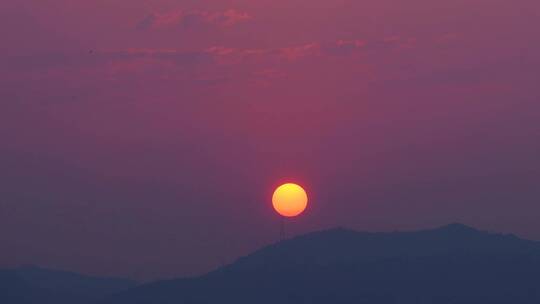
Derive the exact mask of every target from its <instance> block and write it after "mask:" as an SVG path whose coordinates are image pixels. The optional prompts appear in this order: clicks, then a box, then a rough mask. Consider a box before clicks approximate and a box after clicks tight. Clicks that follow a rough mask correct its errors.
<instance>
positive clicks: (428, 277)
mask: <svg viewBox="0 0 540 304" xmlns="http://www.w3.org/2000/svg"><path fill="white" fill-rule="evenodd" d="M539 282H540V243H538V242H534V241H528V240H523V239H520V238H517V237H515V236H513V235H502V234H494V233H488V232H484V231H479V230H476V229H474V228H471V227H467V226H465V225H461V224H451V225H447V226H444V227H440V228H437V229H432V230H424V231H415V232H392V233H365V232H356V231H352V230H346V229H333V230H327V231H321V232H315V233H310V234H307V235H304V236H299V237H296V238H293V239H289V240H285V241H282V242H279V243H277V244H274V245H270V246H267V247H265V248H262V249H261V250H258V251H256V252H254V253H253V254H250V255H248V256H245V257H242V258H240V259H238V260H237V261H236V262H235V263H233V264H231V265H228V266H225V267H223V268H221V269H218V270H216V271H213V272H211V273H208V274H207V275H204V276H201V277H197V278H186V279H177V280H168V281H159V282H155V283H151V284H146V285H142V286H139V287H136V288H134V289H131V290H128V291H125V292H121V293H119V294H116V295H114V296H112V297H109V298H108V299H107V300H105V301H104V302H102V303H104V304H168V303H171V304H172V303H176V304H178V303H180V304H182V303H186V304H188V303H189V304H195V303H197V304H205V303H235V304H244V303H246V304H247V303H258V304H266V303H268V304H270V303H281V304H289V303H290V304H292V303H309V304H318V303H321V304H322V303H355V304H357V303H370V304H390V303H392V304H398V303H399V304H409V303H410V304H423V303H425V304H434V303H437V304H447V303H448V304H450V303H463V304H465V303H466V304H469V303H470V304H473V303H474V304H482V303H490V304H492V303H501V304H502V303H505V304H508V303H513V304H529V303H530V304H532V303H540V284H539Z"/></svg>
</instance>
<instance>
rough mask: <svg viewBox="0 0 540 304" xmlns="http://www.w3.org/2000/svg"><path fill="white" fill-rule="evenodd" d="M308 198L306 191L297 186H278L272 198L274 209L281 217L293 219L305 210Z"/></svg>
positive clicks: (289, 184)
mask: <svg viewBox="0 0 540 304" xmlns="http://www.w3.org/2000/svg"><path fill="white" fill-rule="evenodd" d="M307 202H308V197H307V194H306V191H305V190H304V189H303V188H302V187H300V186H299V185H297V184H292V183H288V184H284V185H281V186H279V187H278V188H277V189H276V190H275V191H274V195H273V196H272V205H274V209H275V210H276V211H277V213H279V214H280V215H282V216H285V217H295V216H298V215H300V214H301V213H302V212H304V210H306V207H307Z"/></svg>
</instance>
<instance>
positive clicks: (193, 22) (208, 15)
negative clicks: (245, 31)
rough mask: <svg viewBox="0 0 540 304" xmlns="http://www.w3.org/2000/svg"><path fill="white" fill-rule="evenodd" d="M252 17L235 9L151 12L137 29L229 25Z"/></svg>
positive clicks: (138, 24) (140, 22) (139, 23)
mask: <svg viewBox="0 0 540 304" xmlns="http://www.w3.org/2000/svg"><path fill="white" fill-rule="evenodd" d="M251 18H252V17H251V16H250V15H249V14H248V13H246V12H241V11H238V10H236V9H228V10H224V11H199V10H192V11H183V10H175V11H170V12H166V13H152V14H149V15H148V16H146V17H145V18H144V19H142V20H141V21H139V22H138V23H137V25H136V28H137V29H140V30H148V29H166V28H184V29H188V28H194V27H199V26H201V27H204V26H214V27H230V26H234V25H236V24H238V23H241V22H245V21H248V20H250V19H251Z"/></svg>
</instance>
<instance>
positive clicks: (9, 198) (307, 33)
mask: <svg viewBox="0 0 540 304" xmlns="http://www.w3.org/2000/svg"><path fill="white" fill-rule="evenodd" d="M0 25H1V26H0V37H1V39H2V43H1V47H0V66H1V67H2V68H1V69H0V83H1V84H2V85H1V86H0V143H1V144H0V240H1V243H2V247H1V248H2V250H0V266H13V265H18V264H27V263H32V264H39V265H43V266H49V267H56V268H62V269H70V270H75V271H81V272H85V273H92V274H107V275H122V276H131V277H135V278H139V279H144V280H147V279H155V278H161V277H174V276H184V275H192V274H198V273H202V272H205V271H208V270H211V269H213V268H214V267H216V266H219V265H221V264H222V263H228V262H231V261H233V260H234V259H235V258H236V257H238V256H239V255H243V254H246V253H249V252H250V251H252V250H254V249H256V248H258V247H260V246H263V245H265V244H268V243H271V242H274V241H276V239H277V238H278V237H279V219H278V217H277V215H275V213H274V212H273V210H272V209H271V202H270V197H271V192H272V190H273V187H274V186H276V185H278V184H279V182H282V181H295V182H299V183H301V184H303V185H305V187H306V188H307V190H308V192H309V194H310V198H311V202H310V206H309V210H308V212H307V213H306V214H305V215H304V216H302V217H301V218H298V219H294V220H292V221H291V222H290V223H288V227H287V229H288V233H289V234H290V235H294V234H299V233H305V232H308V231H312V230H318V229H324V228H328V227H334V226H346V227H350V228H354V229H360V230H383V231H388V230H394V229H417V228H426V227H431V226H437V225H443V224H447V223H449V222H463V223H465V224H469V225H473V226H476V227H479V228H483V229H488V230H495V231H501V232H509V233H510V232H511V233H515V234H518V235H520V236H523V237H527V238H532V239H540V221H538V216H539V214H540V85H539V79H540V39H539V38H538V29H539V28H540V2H538V1H537V0H516V1H508V0H455V1H443V0H435V1H434V0H411V1H402V0H362V1H359V0H309V1H308V0H288V1H285V0H258V1H253V0H236V1H224V0H202V1H201V0H197V1H195V0H192V1H183V0H180V1H179V0H174V1H173V0H170V1H166V0H155V1H147V0H144V1H143V0H130V1H127V0H96V1H73V0H4V1H1V2H0Z"/></svg>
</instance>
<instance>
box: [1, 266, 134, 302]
mask: <svg viewBox="0 0 540 304" xmlns="http://www.w3.org/2000/svg"><path fill="white" fill-rule="evenodd" d="M136 285H137V283H136V282H135V281H133V280H129V279H123V278H108V277H96V276H88V275H82V274H78V273H74V272H69V271H60V270H52V269H45V268H40V267H37V266H23V267H18V268H14V269H5V270H0V287H1V289H0V303H6V304H23V303H24V304H26V303H28V304H34V303H36V304H38V303H39V304H42V303H43V304H49V303H50V304H86V303H94V302H97V301H99V300H101V299H103V298H105V297H106V296H110V295H112V294H115V293H118V292H120V291H123V290H127V289H129V288H132V287H134V286H136Z"/></svg>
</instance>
